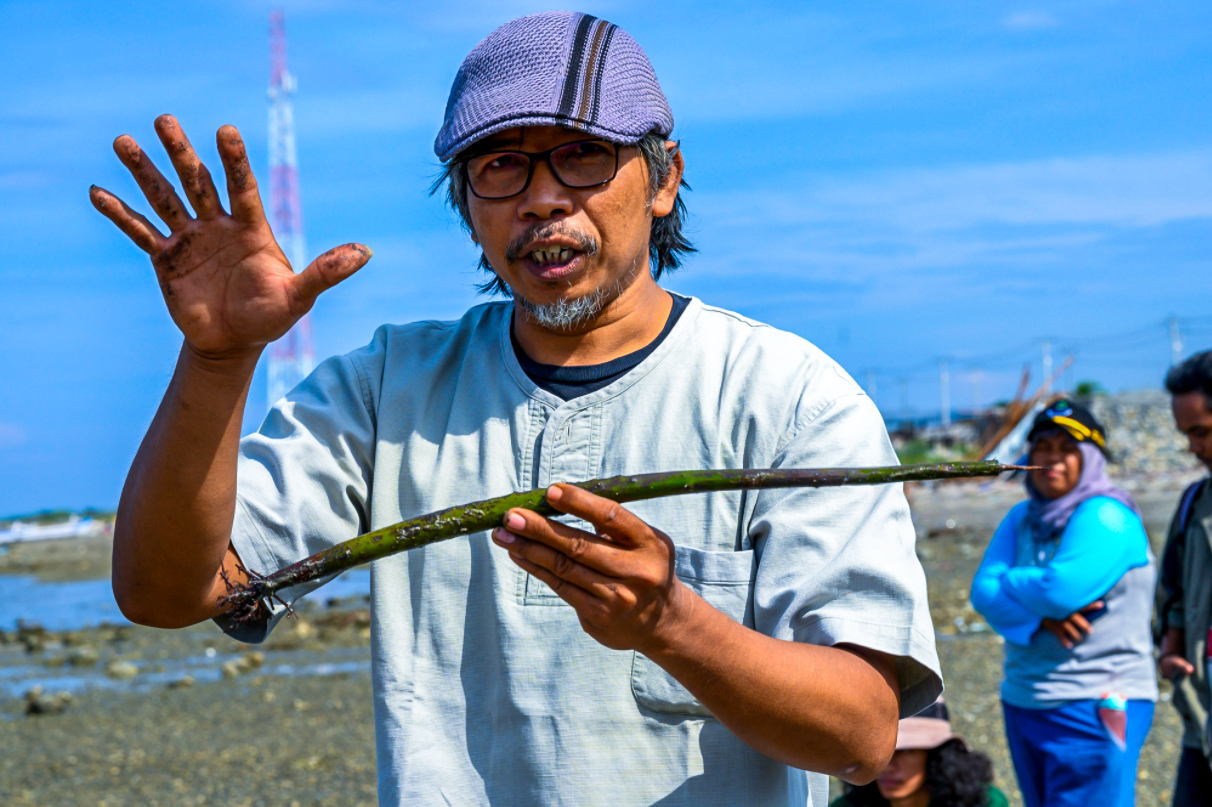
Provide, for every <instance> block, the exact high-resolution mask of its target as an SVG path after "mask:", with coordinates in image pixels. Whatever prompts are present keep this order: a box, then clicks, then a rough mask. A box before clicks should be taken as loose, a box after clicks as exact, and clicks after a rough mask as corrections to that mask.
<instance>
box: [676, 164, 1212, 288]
mask: <svg viewBox="0 0 1212 807" xmlns="http://www.w3.org/2000/svg"><path fill="white" fill-rule="evenodd" d="M781 183H782V184H783V187H784V188H787V190H781V189H779V190H774V189H769V188H744V189H738V190H736V191H732V192H728V193H724V192H715V193H695V194H694V196H693V197H692V199H691V204H692V210H693V212H694V214H695V215H694V220H693V223H694V225H695V227H696V229H698V231H699V232H697V233H694V234H693V235H694V236H695V237H696V238H697V240H698V241H700V243H699V246H700V247H701V248H703V253H702V254H701V255H700V256H698V257H696V258H695V260H694V269H693V274H694V275H695V276H701V277H703V278H704V280H707V279H714V280H715V281H716V282H728V279H729V278H732V277H736V276H737V275H738V273H741V274H743V276H745V277H747V278H750V279H751V280H752V281H754V282H753V283H752V291H748V290H741V291H740V293H741V294H760V293H761V289H762V288H763V287H764V286H765V284H767V283H772V282H773V283H784V284H786V283H792V284H795V285H797V286H798V285H801V284H804V283H808V284H811V285H814V286H824V287H827V288H828V289H830V293H831V294H835V295H840V296H841V297H844V298H847V299H849V300H851V301H853V302H854V304H856V305H857V304H859V303H860V302H861V304H862V305H864V306H867V307H869V308H871V309H872V310H878V309H883V308H889V309H896V308H903V307H904V306H906V305H914V304H917V303H921V302H926V301H928V300H929V299H931V298H932V297H935V296H936V295H937V292H938V289H939V288H940V287H948V288H951V289H952V293H954V294H959V295H965V296H966V295H968V294H972V293H978V294H979V293H983V294H987V295H992V296H993V297H995V298H1002V297H1003V296H1005V295H1012V296H1016V295H1024V294H1031V293H1033V292H1037V291H1040V290H1041V289H1044V288H1047V287H1048V285H1049V284H1051V283H1054V276H1055V271H1056V268H1057V267H1058V266H1064V267H1069V268H1070V269H1072V268H1074V267H1077V266H1081V265H1084V262H1086V261H1088V260H1090V259H1091V257H1092V255H1094V254H1095V253H1099V254H1100V255H1101V256H1102V257H1100V258H1099V260H1106V259H1107V255H1109V254H1111V253H1113V252H1114V251H1115V250H1116V249H1117V247H1116V246H1115V244H1116V243H1117V242H1119V241H1122V237H1123V233H1124V232H1125V231H1127V230H1139V229H1145V228H1153V227H1159V226H1162V225H1166V224H1172V223H1175V222H1181V221H1190V220H1203V221H1210V220H1212V196H1210V195H1209V194H1208V193H1207V190H1206V189H1207V188H1208V187H1209V185H1210V183H1212V151H1198V152H1184V153H1173V154H1155V155H1121V156H1092V157H1082V158H1068V159H1052V160H1037V161H1028V162H1020V163H1002V164H993V165H970V166H953V167H948V168H941V169H920V170H910V171H891V172H886V173H881V174H874V175H868V176H866V177H861V178H857V179H833V178H826V179H822V178H820V177H815V176H808V175H800V176H788V177H785V178H783V179H782V180H781ZM758 278H761V282H757V281H758ZM1096 282H1098V283H1105V282H1110V281H1108V280H1107V279H1106V278H1104V277H1100V278H1098V279H1096Z"/></svg>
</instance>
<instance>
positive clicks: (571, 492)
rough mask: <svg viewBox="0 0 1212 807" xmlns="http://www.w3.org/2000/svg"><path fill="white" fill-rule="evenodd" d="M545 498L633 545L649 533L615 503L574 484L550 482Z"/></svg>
mask: <svg viewBox="0 0 1212 807" xmlns="http://www.w3.org/2000/svg"><path fill="white" fill-rule="evenodd" d="M547 501H548V503H550V504H551V506H552V507H554V508H555V509H557V510H559V511H560V512H561V513H567V514H568V515H570V516H576V517H577V518H583V519H585V520H586V521H588V522H589V523H590V524H592V525H593V526H594V527H596V528H597V530H598V532H600V533H601V534H602V535H608V536H610V537H611V538H615V539H618V540H622V541H625V542H626V543H628V544H635V542H636V541H637V539H639V538H640V537H641V536H643V535H646V534H648V533H649V532H650V530H649V527H648V525H647V524H645V523H644V522H643V521H641V520H640V519H639V518H637V517H636V516H635V515H634V514H633V513H632V512H631V511H629V510H628V509H627V508H625V507H623V506H622V505H621V504H619V503H618V502H612V501H610V500H609V499H603V498H602V497H601V496H595V495H593V494H592V493H590V492H589V491H587V490H585V489H584V488H578V487H577V486H576V485H565V484H559V485H552V486H551V487H549V488H548V489H547Z"/></svg>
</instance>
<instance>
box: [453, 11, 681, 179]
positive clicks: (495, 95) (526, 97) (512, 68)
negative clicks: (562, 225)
mask: <svg viewBox="0 0 1212 807" xmlns="http://www.w3.org/2000/svg"><path fill="white" fill-rule="evenodd" d="M514 126H566V127H569V128H572V129H579V130H581V131H584V132H587V133H589V134H591V135H594V136H596V137H601V138H603V139H604V140H610V141H613V142H616V143H635V142H637V141H638V140H639V139H640V138H642V137H643V136H644V135H647V134H659V135H663V136H666V137H668V136H669V134H670V132H672V131H673V112H672V111H671V110H670V109H669V102H668V101H667V100H666V99H665V94H664V93H663V92H661V85H660V84H659V83H658V82H657V77H656V73H655V72H654V71H653V69H652V64H651V63H650V62H649V61H648V56H647V55H646V54H645V53H644V51H643V49H642V48H641V47H640V46H639V45H638V44H637V43H636V41H635V40H634V39H632V38H631V36H629V35H628V34H627V32H626V31H624V30H622V29H620V28H619V27H618V26H617V25H613V24H611V23H609V22H606V21H605V20H601V19H598V18H597V17H592V16H590V15H588V14H580V13H577V12H573V11H548V12H544V13H542V14H531V15H530V16H528V17H522V18H520V19H516V20H513V21H512V22H507V23H505V24H504V25H502V26H501V27H500V28H498V29H496V30H495V31H493V32H492V33H491V34H489V35H488V36H487V37H485V38H484V40H483V41H482V42H480V44H478V45H476V46H475V48H474V49H473V50H472V51H471V53H469V54H468V55H467V58H466V59H464V60H463V65H462V66H461V67H460V68H459V73H458V75H456V76H455V80H454V85H453V86H452V87H451V88H450V98H449V100H448V101H447V102H446V119H445V121H444V122H443V124H442V130H441V131H440V132H438V137H437V139H436V140H435V141H434V144H433V150H434V152H436V153H437V155H438V158H439V159H441V160H442V161H443V162H445V161H447V160H450V159H453V158H454V157H455V156H456V155H458V154H459V152H461V151H463V150H464V149H466V148H467V147H468V146H470V145H471V144H472V143H475V142H476V141H477V140H481V139H483V138H485V137H488V136H489V135H491V134H494V133H496V132H499V131H502V130H503V129H509V128H512V127H514Z"/></svg>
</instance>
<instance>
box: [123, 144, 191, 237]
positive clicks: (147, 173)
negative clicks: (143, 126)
mask: <svg viewBox="0 0 1212 807" xmlns="http://www.w3.org/2000/svg"><path fill="white" fill-rule="evenodd" d="M114 153H115V154H117V155H118V159H119V160H121V161H122V164H123V165H125V166H126V169H127V170H128V171H130V172H131V175H132V176H134V178H135V182H138V183H139V188H140V189H141V190H142V191H143V195H144V196H146V197H147V201H149V202H151V206H152V209H154V210H155V211H156V215H158V216H159V217H160V218H161V220H162V221H163V222H164V223H165V224H167V225H168V229H169V230H171V231H173V232H174V233H175V232H177V231H178V230H180V229H182V228H183V227H185V225H186V224H188V223H189V221H190V218H189V211H188V210H186V209H185V203H184V202H182V201H181V197H179V196H177V192H176V191H175V190H173V186H172V183H171V182H169V181H168V180H167V179H165V178H164V175H163V174H161V173H160V169H158V168H156V166H155V165H154V164H153V163H152V161H151V160H150V159H149V158H148V156H147V154H145V153H144V151H143V149H141V148H140V147H139V144H138V143H136V142H135V139H134V138H133V137H131V136H130V135H122V136H121V137H119V138H118V139H117V140H115V141H114Z"/></svg>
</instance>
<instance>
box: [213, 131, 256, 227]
mask: <svg viewBox="0 0 1212 807" xmlns="http://www.w3.org/2000/svg"><path fill="white" fill-rule="evenodd" d="M215 139H216V140H217V141H218V146H219V158H220V159H221V160H223V170H224V172H225V173H226V174H227V198H228V200H229V201H230V202H231V215H232V218H235V219H238V220H240V221H242V222H244V223H245V224H256V223H258V222H261V221H264V220H265V210H264V208H262V206H261V194H260V193H258V191H257V178H256V177H254V176H253V172H252V168H251V167H250V166H249V164H248V152H247V151H246V150H245V148H244V140H243V138H241V137H240V133H239V132H238V131H237V130H236V127H235V126H223V127H221V128H220V129H219V133H218V134H217V135H216V137H215Z"/></svg>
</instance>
